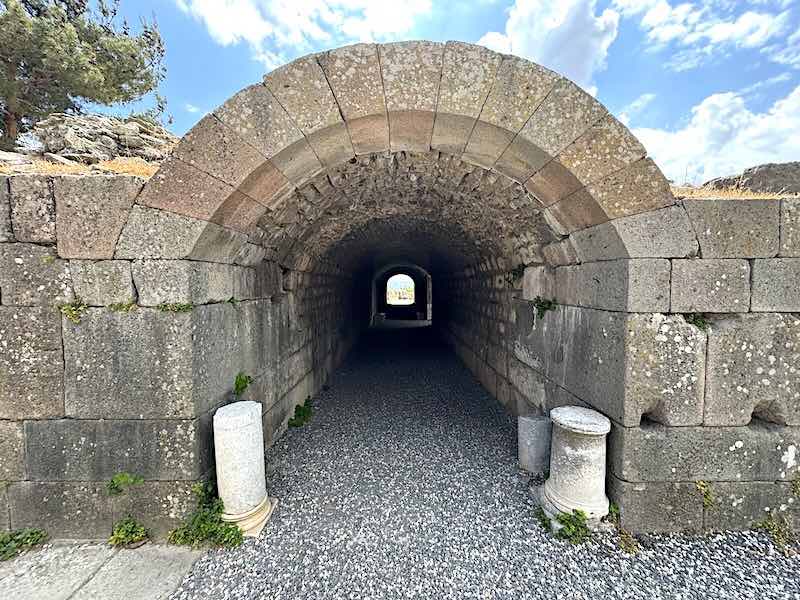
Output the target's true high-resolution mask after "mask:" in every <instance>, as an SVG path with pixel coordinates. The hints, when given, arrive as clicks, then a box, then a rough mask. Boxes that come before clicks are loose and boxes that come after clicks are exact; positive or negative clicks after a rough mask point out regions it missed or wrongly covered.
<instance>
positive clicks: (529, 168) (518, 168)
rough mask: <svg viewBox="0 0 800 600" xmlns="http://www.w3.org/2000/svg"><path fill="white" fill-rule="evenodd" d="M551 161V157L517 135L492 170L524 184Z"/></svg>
mask: <svg viewBox="0 0 800 600" xmlns="http://www.w3.org/2000/svg"><path fill="white" fill-rule="evenodd" d="M551 159H552V156H550V155H549V154H547V153H546V152H545V151H544V150H542V149H541V148H539V147H538V146H536V145H535V144H532V143H531V142H530V141H528V140H527V139H526V138H524V137H523V136H522V135H517V136H516V137H515V138H514V140H513V141H512V142H511V144H510V145H509V146H508V147H507V148H506V149H505V150H504V151H503V154H501V155H500V157H499V158H498V159H497V162H496V163H495V165H494V168H495V169H496V170H497V171H498V172H500V173H502V174H503V175H505V176H506V177H510V178H511V179H514V180H515V181H518V182H520V183H525V182H526V181H527V180H528V179H529V178H530V176H531V175H533V174H534V173H535V172H536V171H538V170H539V169H541V168H542V167H543V166H544V165H546V164H547V163H548V162H549V161H550V160H551Z"/></svg>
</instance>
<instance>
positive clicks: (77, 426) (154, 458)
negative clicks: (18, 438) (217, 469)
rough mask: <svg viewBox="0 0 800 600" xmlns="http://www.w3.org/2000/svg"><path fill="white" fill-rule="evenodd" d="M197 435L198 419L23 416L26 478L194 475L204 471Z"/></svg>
mask: <svg viewBox="0 0 800 600" xmlns="http://www.w3.org/2000/svg"><path fill="white" fill-rule="evenodd" d="M199 435H200V433H199V430H198V422H197V421H196V420H195V421H191V420H177V419H171V420H139V419H137V420H99V421H96V420H89V419H49V420H44V421H27V422H26V423H25V448H26V451H25V456H26V467H27V472H28V478H29V479H31V480H35V481H103V480H108V479H111V478H112V477H113V476H114V474H115V473H119V472H120V471H126V472H129V473H136V474H137V475H140V476H142V477H144V478H145V479H155V480H191V479H197V478H198V477H201V476H202V475H203V472H202V465H201V461H200V458H201V457H200V455H201V451H200V447H199V444H200V441H199Z"/></svg>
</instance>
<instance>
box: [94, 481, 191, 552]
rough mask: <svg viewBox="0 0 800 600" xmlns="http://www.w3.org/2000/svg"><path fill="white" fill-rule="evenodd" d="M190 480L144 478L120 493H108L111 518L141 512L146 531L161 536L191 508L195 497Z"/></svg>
mask: <svg viewBox="0 0 800 600" xmlns="http://www.w3.org/2000/svg"><path fill="white" fill-rule="evenodd" d="M192 485H193V482H191V481H145V482H144V483H142V484H140V485H134V486H131V487H129V488H128V489H127V491H126V492H125V493H124V494H120V495H118V496H112V497H111V498H110V502H111V515H112V522H114V523H116V522H117V521H119V520H120V519H123V518H125V517H126V516H128V515H142V520H143V521H144V522H145V524H146V526H147V528H148V530H149V531H150V535H151V536H153V537H154V538H160V537H161V538H163V537H166V535H167V534H168V533H169V532H170V531H171V530H172V529H175V527H177V526H178V525H180V524H181V523H182V522H183V521H184V520H185V518H186V517H187V516H188V515H189V514H190V513H191V512H192V511H193V510H194V508H195V506H196V502H197V500H196V498H195V496H194V494H193V493H192Z"/></svg>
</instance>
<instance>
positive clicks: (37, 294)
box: [0, 244, 73, 306]
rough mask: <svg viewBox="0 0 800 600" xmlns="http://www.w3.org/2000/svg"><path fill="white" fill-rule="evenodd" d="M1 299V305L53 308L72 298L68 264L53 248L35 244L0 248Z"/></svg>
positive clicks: (11, 245) (8, 245) (7, 245)
mask: <svg viewBox="0 0 800 600" xmlns="http://www.w3.org/2000/svg"><path fill="white" fill-rule="evenodd" d="M0 294H1V296H0V300H2V303H3V304H4V305H15V306H53V305H55V304H62V303H64V302H70V301H71V300H72V299H73V293H72V280H71V277H70V272H69V266H68V263H67V261H64V260H60V259H58V258H56V253H55V250H54V249H53V248H46V247H44V246H36V245H34V244H3V245H2V246H0Z"/></svg>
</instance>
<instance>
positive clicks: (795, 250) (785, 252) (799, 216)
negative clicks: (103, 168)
mask: <svg viewBox="0 0 800 600" xmlns="http://www.w3.org/2000/svg"><path fill="white" fill-rule="evenodd" d="M1 198H2V192H0V206H2V199H1ZM0 222H2V217H0ZM0 232H2V225H0ZM0 241H2V233H0ZM780 255H781V256H800V198H785V199H784V200H783V201H782V202H781V250H780Z"/></svg>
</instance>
